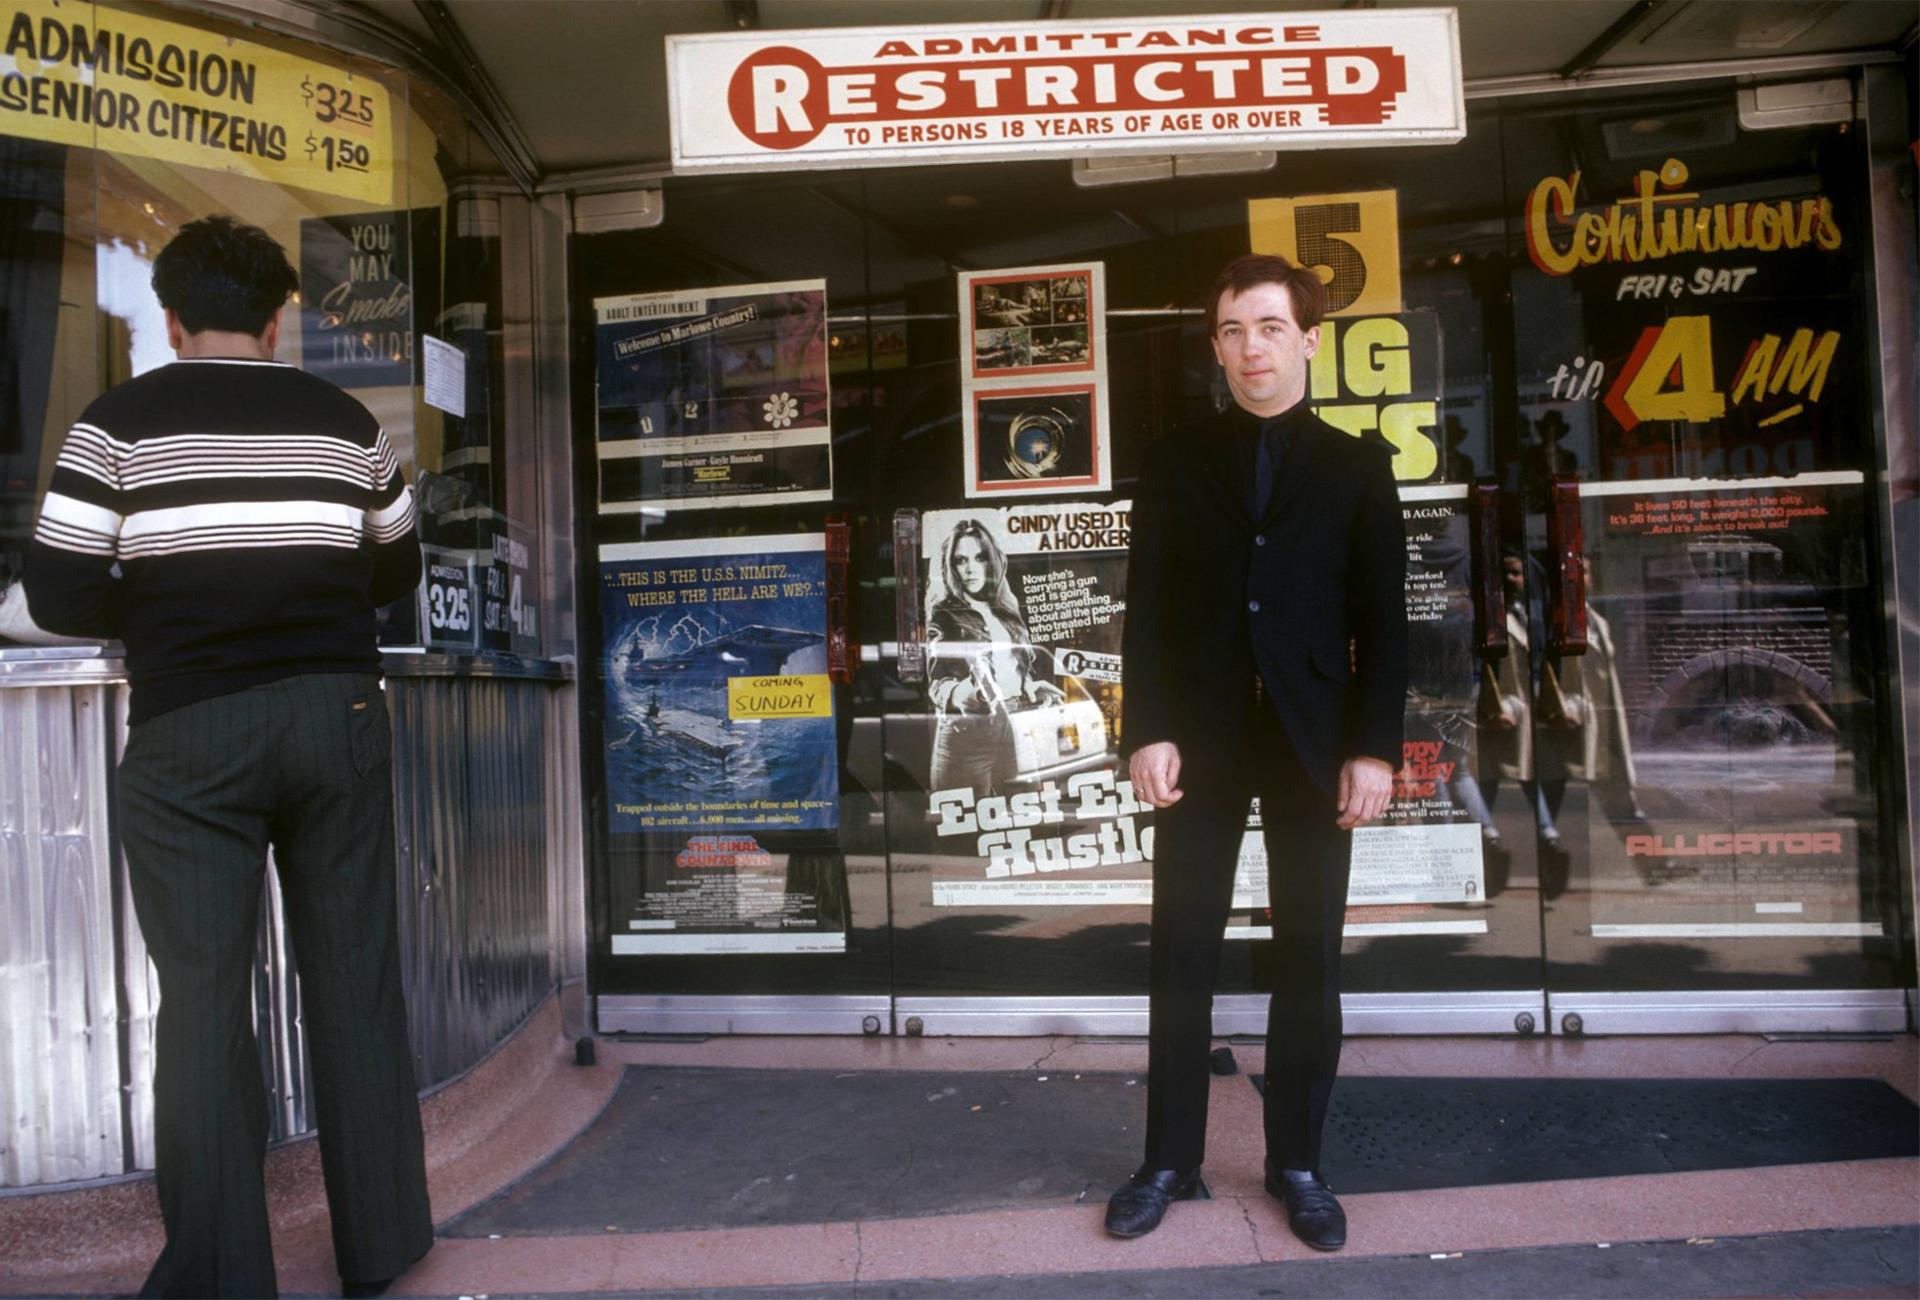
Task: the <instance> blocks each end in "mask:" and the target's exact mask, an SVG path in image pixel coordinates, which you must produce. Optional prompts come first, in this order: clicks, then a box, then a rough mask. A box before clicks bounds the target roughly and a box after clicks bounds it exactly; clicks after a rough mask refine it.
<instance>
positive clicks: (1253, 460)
mask: <svg viewBox="0 0 1920 1300" xmlns="http://www.w3.org/2000/svg"><path fill="white" fill-rule="evenodd" d="M1235 414H1236V416H1237V418H1236V419H1235V420H1234V422H1233V431H1234V439H1235V441H1236V442H1237V443H1238V444H1239V451H1240V463H1241V464H1242V465H1244V466H1246V469H1247V478H1246V482H1247V494H1248V495H1247V505H1248V507H1249V508H1250V509H1251V510H1252V512H1253V517H1254V518H1255V519H1256V520H1257V519H1260V518H1262V517H1264V516H1265V515H1266V512H1267V503H1268V502H1269V501H1271V500H1273V489H1274V485H1275V484H1277V483H1279V482H1281V481H1282V480H1283V479H1284V478H1285V477H1286V474H1287V471H1288V469H1289V468H1290V465H1289V460H1290V458H1291V457H1292V455H1293V452H1294V449H1295V447H1296V446H1297V445H1298V443H1299V441H1300V437H1299V426H1300V421H1301V420H1302V419H1303V418H1304V417H1305V416H1306V415H1307V414H1308V411H1307V399H1306V398H1305V397H1304V396H1303V397H1302V398H1301V399H1300V400H1299V401H1297V402H1295V403H1294V404H1293V405H1292V406H1289V407H1288V408H1287V409H1286V410H1284V411H1282V412H1280V414H1278V415H1274V416H1266V417H1262V416H1258V415H1255V414H1253V413H1252V412H1251V411H1249V410H1247V409H1246V408H1245V407H1236V408H1235Z"/></svg>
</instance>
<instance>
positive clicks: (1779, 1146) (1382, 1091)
mask: <svg viewBox="0 0 1920 1300" xmlns="http://www.w3.org/2000/svg"><path fill="white" fill-rule="evenodd" d="M1249 1077H1250V1078H1251V1079H1252V1081H1253V1085H1254V1087H1256V1088H1259V1089H1260V1090H1261V1091H1262V1092H1263V1093H1264V1092H1265V1082H1266V1081H1265V1079H1264V1078H1263V1077H1262V1076H1260V1075H1251V1076H1249ZM1913 1155H1920V1108H1916V1107H1915V1106H1914V1104H1913V1103H1912V1102H1911V1101H1909V1100H1907V1098H1906V1097H1904V1096H1902V1095H1901V1094H1900V1093H1899V1092H1898V1091H1897V1090H1896V1089H1894V1088H1892V1087H1890V1086H1888V1085H1887V1084H1886V1083H1884V1082H1882V1081H1881V1080H1879V1079H1422V1078H1382V1077H1379V1076H1360V1077H1353V1078H1345V1079H1341V1080H1340V1082H1339V1084H1338V1085H1337V1086H1336V1087H1335V1088H1334V1090H1333V1101H1332V1104H1331V1105H1330V1107H1329V1108H1328V1111H1327V1127H1326V1133H1325V1136H1324V1138H1323V1140H1322V1149H1321V1160H1320V1164H1321V1172H1322V1173H1323V1174H1324V1175H1325V1176H1326V1179H1327V1182H1328V1183H1329V1184H1330V1185H1331V1186H1332V1187H1333V1188H1334V1190H1336V1191H1339V1192H1354V1193H1360V1192H1411V1191H1424V1190H1427V1189H1429V1188H1436V1187H1474V1186H1478V1185H1480V1184H1483V1183H1537V1182H1547V1181H1551V1180H1557V1179H1562V1178H1616V1177H1621V1176H1625V1175H1632V1174H1670V1173H1684V1172H1694V1171H1698V1170H1704V1169H1745V1168H1750V1167H1755V1166H1760V1165H1799V1164H1813V1163H1817V1162H1823V1161H1829V1160H1881V1159H1888V1158H1899V1157H1905V1156H1913Z"/></svg>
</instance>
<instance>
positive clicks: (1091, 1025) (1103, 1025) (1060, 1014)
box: [894, 989, 1546, 1038]
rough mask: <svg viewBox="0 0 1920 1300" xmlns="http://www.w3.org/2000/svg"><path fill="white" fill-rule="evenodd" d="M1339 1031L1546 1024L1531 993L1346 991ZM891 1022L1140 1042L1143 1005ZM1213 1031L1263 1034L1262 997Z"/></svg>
mask: <svg viewBox="0 0 1920 1300" xmlns="http://www.w3.org/2000/svg"><path fill="white" fill-rule="evenodd" d="M1340 1009H1341V1013H1342V1015H1343V1016H1344V1018H1345V1020H1346V1028H1347V1033H1348V1034H1349V1035H1354V1034H1512V1033H1519V1032H1522V1031H1521V1030H1520V1028H1519V1017H1521V1016H1523V1015H1524V1016H1530V1017H1531V1018H1532V1023H1533V1024H1534V1025H1536V1026H1542V1025H1544V1024H1545V1023H1546V1001H1545V997H1544V995H1543V994H1542V993H1541V992H1540V990H1538V989H1531V990H1529V989H1521V990H1515V991H1512V992H1500V993H1349V994H1347V995H1346V996H1344V997H1343V998H1341V999H1340ZM894 1014H895V1016H896V1017H897V1018H898V1021H899V1024H900V1025H902V1026H907V1023H908V1021H909V1020H912V1019H916V1018H917V1019H918V1020H919V1021H920V1022H921V1025H922V1032H923V1033H925V1034H927V1035H930V1036H934V1037H940V1036H951V1037H961V1036H969V1035H985V1036H1007V1037H1015V1036H1022V1035H1039V1034H1083V1035H1121V1036H1132V1037H1145V1036H1146V1032H1147V1000H1146V998H1144V997H1117V998H901V999H900V1001H899V1002H898V1003H897V1004H896V1006H895V1010H894ZM1213 1032H1214V1034H1215V1035H1216V1036H1217V1037H1221V1038H1226V1037H1230V1036H1232V1035H1234V1034H1253V1035H1260V1034H1264V1033H1266V1032H1267V999H1266V996H1265V995H1264V994H1257V993H1233V994H1224V995H1222V996H1220V997H1216V998H1215V999H1214V1000H1213Z"/></svg>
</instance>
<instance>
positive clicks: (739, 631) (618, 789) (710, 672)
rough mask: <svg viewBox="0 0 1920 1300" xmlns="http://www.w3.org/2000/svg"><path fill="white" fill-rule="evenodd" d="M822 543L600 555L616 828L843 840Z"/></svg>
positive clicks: (729, 542)
mask: <svg viewBox="0 0 1920 1300" xmlns="http://www.w3.org/2000/svg"><path fill="white" fill-rule="evenodd" d="M825 546H826V542H825V539H824V538H823V537H821V536H819V535H796V536H762V537H729V538H714V539H708V540H700V539H693V540H686V541H678V542H634V543H627V544H623V545H615V546H603V547H602V548H601V549H600V617H601V627H602V629H603V633H604V636H605V646H606V650H605V654H606V660H605V673H606V693H607V717H606V723H605V753H604V755H603V761H604V762H605V765H606V775H607V803H608V829H609V830H610V831H611V832H613V833H614V834H625V833H633V832H662V831H666V832H677V831H687V832H698V833H701V834H718V833H722V832H733V831H741V832H746V833H748V834H756V833H759V832H763V831H774V830H822V829H831V828H832V827H834V826H836V825H837V824H838V820H839V806H840V805H839V771H840V763H839V757H838V750H837V747H836V744H835V733H834V722H833V692H832V691H831V689H830V688H829V685H828V681H827V652H826V636H827V604H826V551H825Z"/></svg>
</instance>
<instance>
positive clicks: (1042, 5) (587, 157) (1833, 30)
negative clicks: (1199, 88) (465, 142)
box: [336, 0, 1915, 180]
mask: <svg viewBox="0 0 1920 1300" xmlns="http://www.w3.org/2000/svg"><path fill="white" fill-rule="evenodd" d="M343 7H344V9H345V10H347V11H352V12H354V13H355V15H356V16H357V17H359V18H363V19H367V20H369V21H371V22H374V23H378V24H381V25H383V26H385V27H386V28H387V29H388V30H389V31H393V32H395V33H396V34H397V35H399V36H400V37H401V39H402V40H403V41H404V43H406V44H409V45H411V46H413V47H414V48H415V49H416V50H417V51H418V52H419V53H421V54H423V55H424V56H425V57H426V58H427V59H428V60H429V61H430V62H431V63H432V64H433V65H434V66H435V67H436V68H437V69H438V70H439V71H440V72H441V73H442V74H443V75H444V76H446V77H448V78H450V79H456V80H457V82H458V83H459V84H460V88H461V89H462V90H463V91H465V92H466V93H467V95H468V97H469V98H470V100H472V101H473V102H475V103H477V104H479V105H481V106H483V107H484V108H486V109H487V111H488V113H489V115H490V116H493V117H495V118H496V119H499V120H498V122H497V123H496V125H497V126H498V127H499V128H500V134H501V135H503V136H504V137H505V144H506V147H505V150H504V152H506V153H507V154H508V156H509V159H510V161H511V162H512V164H513V165H514V167H515V170H518V171H523V172H525V173H528V175H523V176H522V177H521V179H523V180H526V179H552V178H554V177H556V176H564V175H571V174H574V173H579V172H591V171H595V170H599V169H608V168H618V169H621V170H626V171H642V170H646V169H649V168H658V169H659V170H662V171H664V170H666V168H667V165H668V157H669V146H668V127H667V93H666V60H665V54H664V42H665V38H666V37H667V36H669V35H673V34H677V33H693V32H718V31H734V30H745V29H759V30H765V31H769V32H772V31H778V30H783V29H795V28H811V27H847V26H882V25H887V24H894V23H914V24H916V25H918V24H927V23H948V22H1009V21H1013V22H1040V21H1067V22H1071V21H1074V20H1088V19H1095V18H1111V17H1139V16H1142V15H1146V14H1166V15H1194V14H1211V13H1246V12H1270V13H1272V12H1297V11H1300V10H1313V9H1318V10H1327V9H1334V8H1356V7H1365V8H1380V9H1392V8H1397V7H1411V6H1402V5H1400V4H1397V3H1395V0H1384V2H1383V3H1379V4H1377V5H1376V4H1374V3H1371V2H1370V0H1348V3H1346V4H1345V5H1341V4H1338V3H1335V2H1331V0H1321V2H1320V3H1317V4H1316V3H1297V2H1289V0H541V2H538V3H536V2H534V0H348V3H346V4H345V5H344V6H343ZM1455 7H1456V8H1457V9H1458V10H1459V14H1460V39H1461V47H1462V57H1463V61H1464V65H1465V68H1464V71H1465V75H1466V79H1467V83H1468V87H1469V93H1475V92H1476V91H1478V92H1485V91H1487V90H1491V89H1494V88H1496V87H1498V86H1501V85H1504V84H1508V83H1509V82H1510V80H1511V79H1535V80H1539V81H1541V82H1551V81H1554V80H1561V81H1564V82H1566V83H1567V84H1569V85H1572V84H1578V82H1579V81H1580V80H1581V79H1583V78H1586V79H1591V78H1594V77H1596V76H1598V77H1602V78H1604V77H1607V76H1609V75H1618V74H1619V72H1620V71H1621V70H1626V69H1632V68H1635V67H1645V66H1647V65H1649V64H1661V65H1668V64H1676V63H1694V62H1708V61H1721V60H1754V59H1764V60H1791V59H1794V58H1796V57H1805V56H1816V55H1832V54H1836V53H1843V52H1870V51H1879V52H1885V51H1891V50H1900V49H1903V48H1905V47H1906V46H1907V45H1908V44H1910V43H1911V42H1912V40H1913V39H1914V29H1915V8H1914V5H1913V4H1912V3H1911V0H1458V2H1457V3H1456V5H1455ZM336 12H338V11H336ZM1791 66H1792V65H1791V64H1790V63H1786V64H1782V65H1781V67H1782V70H1783V71H1790V70H1791ZM515 155H518V156H517V157H516V156H515Z"/></svg>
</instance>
